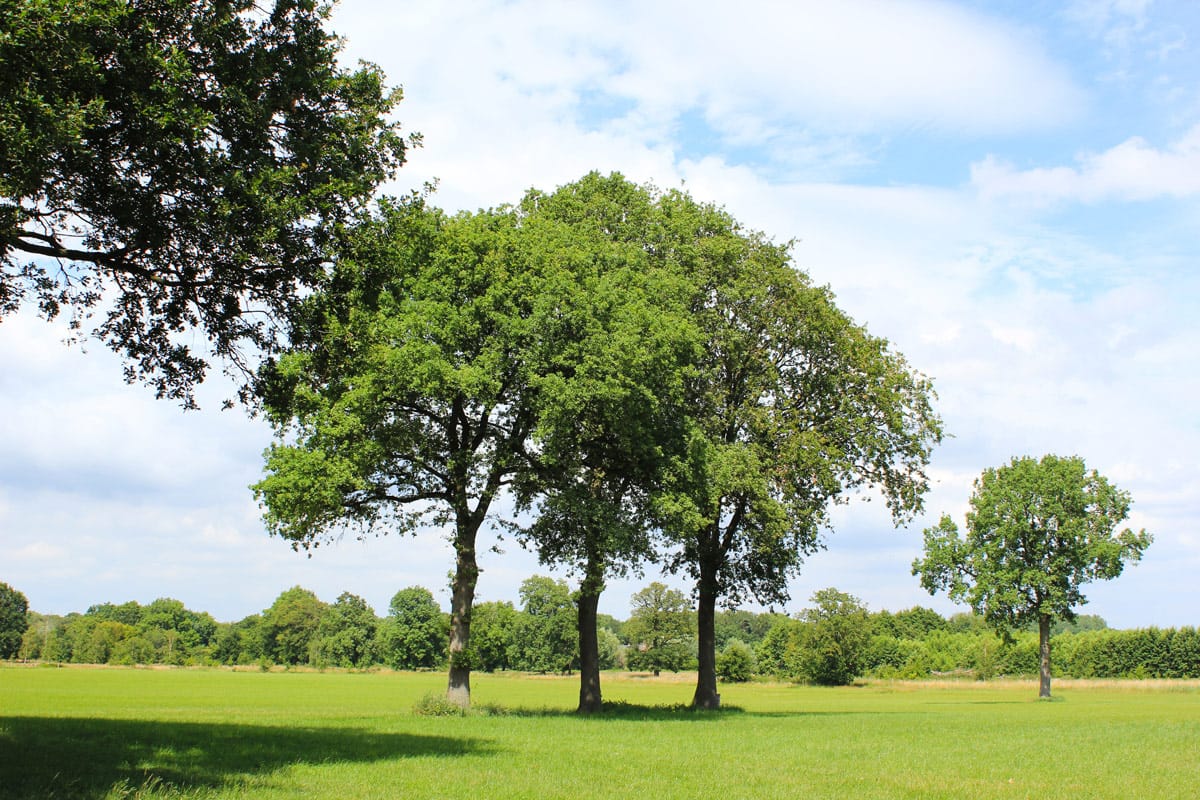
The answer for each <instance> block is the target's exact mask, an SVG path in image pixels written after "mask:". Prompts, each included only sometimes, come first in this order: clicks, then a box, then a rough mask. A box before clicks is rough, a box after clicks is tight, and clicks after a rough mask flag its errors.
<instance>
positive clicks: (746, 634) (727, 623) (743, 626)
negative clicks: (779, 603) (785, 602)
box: [713, 608, 781, 649]
mask: <svg viewBox="0 0 1200 800" xmlns="http://www.w3.org/2000/svg"><path fill="white" fill-rule="evenodd" d="M780 616H781V615H780V614H775V613H771V612H766V613H762V614H756V613H754V612H753V611H746V610H744V609H740V608H739V609H734V610H732V611H718V612H717V613H716V615H715V617H714V620H713V636H714V638H715V641H716V646H717V647H718V648H721V649H724V648H725V645H727V644H729V642H731V641H733V640H734V639H736V640H738V641H739V642H741V643H742V644H745V645H747V646H749V647H751V648H753V647H754V646H755V645H757V644H758V643H759V642H761V641H762V640H763V637H764V636H766V635H767V631H769V630H771V626H772V625H773V624H775V620H777V619H778V618H779V617H780Z"/></svg>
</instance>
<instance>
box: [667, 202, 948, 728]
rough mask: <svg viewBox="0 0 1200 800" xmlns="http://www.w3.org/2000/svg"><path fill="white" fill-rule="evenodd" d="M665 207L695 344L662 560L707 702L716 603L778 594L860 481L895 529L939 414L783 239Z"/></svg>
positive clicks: (708, 211) (910, 503)
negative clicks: (680, 587) (686, 578)
mask: <svg viewBox="0 0 1200 800" xmlns="http://www.w3.org/2000/svg"><path fill="white" fill-rule="evenodd" d="M662 207H663V213H664V216H665V220H666V223H665V224H666V226H667V227H666V229H665V231H664V237H663V240H662V242H661V244H660V247H661V248H663V249H666V250H668V251H669V253H668V254H666V255H665V256H664V257H666V258H669V259H670V260H671V261H672V262H673V263H674V265H675V268H676V269H678V270H679V271H680V274H682V275H686V276H688V277H689V280H690V281H691V283H692V286H693V293H692V301H691V305H692V313H693V315H694V317H695V319H696V322H697V324H698V325H699V327H700V329H701V335H702V340H703V342H704V351H703V354H702V356H701V357H700V359H699V361H698V362H697V363H696V364H695V365H694V366H693V373H692V376H691V377H690V379H689V382H688V388H687V392H686V401H685V403H684V408H685V409H686V414H687V418H686V425H687V431H686V434H685V441H684V442H683V447H682V449H681V451H680V452H679V455H678V456H677V458H676V459H675V462H674V465H673V467H672V470H671V475H670V478H669V480H668V482H667V485H666V487H665V488H666V491H665V492H664V494H663V495H662V497H661V498H660V501H659V510H660V522H661V524H662V526H663V529H664V530H665V531H666V533H667V534H668V535H669V537H670V538H672V539H673V540H674V542H675V543H676V550H675V552H674V555H673V556H672V558H671V560H670V561H669V564H668V566H669V567H670V568H671V569H674V570H676V571H682V572H684V573H686V574H688V575H690V576H691V577H692V578H693V579H694V580H695V581H696V599H697V618H698V627H699V652H698V660H699V674H698V678H697V686H696V693H695V696H694V698H693V704H694V705H695V706H696V707H699V708H716V707H718V706H719V704H720V696H719V694H718V693H717V675H716V649H715V635H714V615H715V610H716V603H717V601H718V599H721V600H723V601H725V602H728V603H736V602H738V601H740V600H741V599H742V598H743V597H744V596H746V595H747V594H749V595H752V596H754V597H755V598H756V599H758V600H759V601H760V602H762V603H764V604H774V603H779V602H782V601H784V600H785V599H786V598H787V579H788V577H789V576H791V575H793V574H795V573H796V572H797V571H798V569H799V567H800V565H801V562H802V559H803V557H804V556H805V555H806V554H809V553H811V552H813V551H814V550H815V549H817V548H818V547H819V546H820V545H821V534H822V530H823V528H825V527H826V526H827V525H828V523H829V517H828V511H829V508H830V506H831V505H832V504H835V503H839V502H845V501H846V500H847V499H848V497H849V496H850V495H851V494H852V493H853V492H854V491H855V490H856V489H859V488H860V487H872V488H874V489H875V490H877V491H878V492H880V493H882V495H883V496H884V498H885V499H886V502H887V504H888V507H889V509H890V510H891V512H892V515H893V517H894V519H895V520H896V521H897V522H900V521H902V520H904V519H907V518H908V517H910V516H911V515H912V514H913V513H915V512H916V511H918V510H919V509H920V508H921V500H922V496H923V494H924V493H925V491H926V489H927V485H928V481H927V478H926V476H925V473H924V468H925V466H926V464H927V463H928V459H929V454H930V450H931V448H932V447H933V445H934V444H936V443H937V442H938V441H940V439H941V421H940V420H939V418H938V417H937V416H936V414H935V413H934V411H933V409H932V405H931V403H932V398H933V390H932V387H931V385H930V382H929V381H928V380H927V379H926V378H925V377H924V376H922V375H921V374H920V373H918V372H916V371H915V370H913V369H912V368H911V367H910V366H909V365H908V363H907V362H906V361H905V360H904V358H903V356H901V355H900V354H899V353H898V352H896V351H895V350H894V349H893V348H892V347H890V346H889V344H888V343H887V342H886V341H885V340H883V339H879V338H876V337H874V336H872V335H870V334H869V333H868V332H867V331H866V329H865V328H863V327H862V326H861V325H858V324H856V323H855V322H853V321H852V320H851V319H850V318H849V317H848V316H847V315H846V314H845V313H844V312H842V311H841V310H839V309H838V308H837V307H836V306H835V305H834V302H833V295H832V294H831V293H830V291H829V290H828V289H826V288H823V287H819V286H814V285H812V283H811V282H810V281H809V280H808V278H807V276H805V275H804V274H803V273H802V272H800V271H799V270H797V269H796V267H795V266H794V265H793V264H792V263H791V259H790V253H789V248H788V246H786V245H779V244H775V243H773V242H771V241H769V240H767V239H766V238H765V237H763V236H762V235H761V234H758V233H755V232H752V231H747V230H745V229H744V228H743V227H742V226H741V225H739V224H738V223H737V222H736V221H735V220H734V219H733V218H732V217H730V216H729V215H728V214H727V213H726V212H724V211H723V210H721V209H719V208H716V207H714V206H709V205H704V204H699V203H696V202H695V201H694V200H692V199H691V198H690V197H688V196H687V195H685V194H683V193H678V192H676V193H669V194H668V195H667V196H665V197H664V198H663V200H662Z"/></svg>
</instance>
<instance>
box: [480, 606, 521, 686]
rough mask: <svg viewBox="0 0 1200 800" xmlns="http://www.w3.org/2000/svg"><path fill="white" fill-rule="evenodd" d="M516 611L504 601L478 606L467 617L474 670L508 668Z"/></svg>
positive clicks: (510, 666)
mask: <svg viewBox="0 0 1200 800" xmlns="http://www.w3.org/2000/svg"><path fill="white" fill-rule="evenodd" d="M519 617H520V612H519V611H517V609H516V608H515V607H514V606H513V604H512V603H510V602H508V601H507V600H493V601H491V602H487V603H479V604H477V605H476V606H475V609H474V611H473V612H472V615H471V652H472V653H473V655H472V659H471V660H472V664H473V666H474V668H475V669H481V670H484V671H485V672H495V671H496V670H498V669H510V668H512V665H513V662H514V659H515V658H516V652H515V649H514V648H515V646H516V643H515V638H514V637H515V636H516V631H517V625H518V624H519Z"/></svg>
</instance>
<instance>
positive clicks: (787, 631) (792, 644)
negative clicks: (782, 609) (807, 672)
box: [755, 615, 800, 678]
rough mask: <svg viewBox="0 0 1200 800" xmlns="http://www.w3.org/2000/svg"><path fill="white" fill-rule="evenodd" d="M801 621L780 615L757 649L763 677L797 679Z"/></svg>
mask: <svg viewBox="0 0 1200 800" xmlns="http://www.w3.org/2000/svg"><path fill="white" fill-rule="evenodd" d="M799 627H800V622H799V620H796V619H793V618H792V617H787V616H783V615H780V616H778V617H777V618H776V619H775V621H774V623H772V624H771V627H770V629H769V630H767V634H766V636H764V637H763V638H762V641H760V642H759V643H758V647H756V648H755V663H756V665H757V667H758V671H759V673H760V674H762V675H774V676H775V677H778V678H796V677H798V676H799V674H800V666H799V648H800V643H799V642H800V635H799Z"/></svg>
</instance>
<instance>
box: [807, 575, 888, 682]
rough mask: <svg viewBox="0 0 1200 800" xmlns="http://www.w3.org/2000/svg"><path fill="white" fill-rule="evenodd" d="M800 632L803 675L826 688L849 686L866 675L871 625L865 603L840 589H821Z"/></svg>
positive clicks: (814, 595)
mask: <svg viewBox="0 0 1200 800" xmlns="http://www.w3.org/2000/svg"><path fill="white" fill-rule="evenodd" d="M810 600H811V601H812V602H813V603H815V606H814V607H812V608H809V609H806V610H805V611H804V612H803V613H802V614H801V615H800V619H801V622H802V624H801V625H800V627H799V628H798V630H799V633H800V636H799V659H798V662H797V666H798V667H799V671H800V675H801V676H803V677H804V678H805V679H806V680H808V681H810V682H812V683H816V684H820V685H823V686H845V685H847V684H849V683H851V682H852V681H853V680H854V678H855V677H857V676H858V675H860V674H861V673H862V670H863V667H864V663H865V657H866V651H867V646H868V644H869V643H870V636H871V621H870V616H869V615H868V614H867V609H866V607H865V606H864V605H863V604H862V601H861V600H859V599H858V598H857V597H854V596H853V595H849V594H846V593H844V592H839V591H838V590H837V589H832V588H830V589H821V590H820V591H818V592H816V593H814V594H813V596H812V597H811V598H810Z"/></svg>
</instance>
